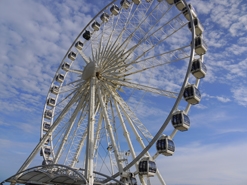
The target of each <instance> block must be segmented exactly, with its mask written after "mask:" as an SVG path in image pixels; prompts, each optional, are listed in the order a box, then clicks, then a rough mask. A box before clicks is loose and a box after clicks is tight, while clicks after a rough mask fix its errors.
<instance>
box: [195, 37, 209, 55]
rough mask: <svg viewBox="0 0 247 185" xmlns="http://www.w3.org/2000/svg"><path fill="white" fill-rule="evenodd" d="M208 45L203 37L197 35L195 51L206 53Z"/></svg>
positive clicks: (199, 53) (201, 53) (200, 53)
mask: <svg viewBox="0 0 247 185" xmlns="http://www.w3.org/2000/svg"><path fill="white" fill-rule="evenodd" d="M207 49H208V46H207V44H206V43H205V41H204V40H203V39H202V37H200V36H199V37H196V39H195V52H196V54H198V55H204V54H205V53H206V52H207Z"/></svg>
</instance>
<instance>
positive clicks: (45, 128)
mask: <svg viewBox="0 0 247 185" xmlns="http://www.w3.org/2000/svg"><path fill="white" fill-rule="evenodd" d="M50 128H51V123H48V122H44V123H43V131H46V132H48V130H49V129H50Z"/></svg>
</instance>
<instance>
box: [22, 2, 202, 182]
mask: <svg viewBox="0 0 247 185" xmlns="http://www.w3.org/2000/svg"><path fill="white" fill-rule="evenodd" d="M82 19H83V18H82ZM203 31H204V29H203V27H202V25H201V23H200V21H199V19H198V17H197V14H196V11H195V10H194V8H193V7H192V5H191V4H188V5H187V3H186V1H185V0H132V1H131V0H113V1H112V2H111V3H110V4H108V5H107V6H106V7H105V8H103V9H102V10H101V11H100V12H99V13H98V14H97V15H96V16H95V17H94V18H93V19H92V20H91V21H90V22H89V23H88V25H87V26H86V27H85V28H84V29H83V30H82V31H81V32H80V34H79V35H78V36H77V38H76V39H75V40H74V42H73V43H72V45H71V47H70V48H69V50H68V51H67V53H66V55H65V56H64V58H63V59H62V62H61V63H60V65H59V67H58V69H57V71H56V72H55V76H54V78H53V80H52V83H51V86H50V88H49V92H48V95H47V99H46V102H45V106H44V111H43V116H42V122H41V133H40V134H41V137H40V143H39V144H38V145H37V146H36V148H35V149H34V150H33V152H32V153H31V155H30V156H29V157H28V159H27V160H26V162H25V163H24V164H23V165H22V167H21V168H20V170H19V174H20V173H21V172H22V173H24V172H26V171H25V170H26V169H27V167H28V166H29V164H30V163H31V162H32V160H34V157H35V156H37V155H40V156H41V157H42V160H43V162H42V166H43V167H44V166H49V167H50V168H54V166H56V169H58V167H57V165H59V164H61V165H62V167H65V166H67V167H69V169H70V170H72V171H73V170H77V172H78V174H79V173H80V175H79V176H82V177H83V179H84V182H85V184H90V185H91V184H100V183H101V184H109V183H112V184H114V183H115V184H121V183H122V184H132V185H135V184H137V183H138V184H151V183H152V182H153V179H152V178H155V179H156V180H155V182H156V184H157V183H158V184H163V185H164V184H165V181H164V179H163V177H162V174H161V172H160V170H159V166H158V164H157V163H156V160H158V158H159V157H164V156H171V155H172V154H173V153H174V151H175V144H174V142H173V138H174V136H175V135H176V133H177V131H187V130H188V129H189V127H190V120H189V116H188V113H189V110H190V107H191V105H195V104H198V103H199V102H200V99H201V95H200V92H199V90H198V89H199V88H198V86H199V82H200V79H201V78H203V77H205V75H206V71H207V70H206V67H205V65H204V63H203V56H204V54H205V53H206V51H207V45H206V44H205V42H204V40H203ZM160 120H161V121H160ZM169 126H170V128H173V130H171V129H168V131H166V130H165V129H166V128H167V127H169ZM165 131H166V133H165ZM169 131H171V132H170V133H169ZM167 132H168V133H167ZM36 170H37V169H36ZM53 171H54V170H53ZM70 172H71V171H70ZM54 173H55V172H54ZM24 174H25V173H24ZM78 174H77V177H78ZM63 175H64V174H63ZM22 177H23V178H22V179H24V176H22ZM60 179H61V178H60ZM64 179H66V178H65V177H64ZM50 182H51V181H50ZM60 183H64V184H66V183H70V184H76V180H75V179H74V181H73V178H70V181H66V180H64V181H61V182H60ZM82 184H83V183H82Z"/></svg>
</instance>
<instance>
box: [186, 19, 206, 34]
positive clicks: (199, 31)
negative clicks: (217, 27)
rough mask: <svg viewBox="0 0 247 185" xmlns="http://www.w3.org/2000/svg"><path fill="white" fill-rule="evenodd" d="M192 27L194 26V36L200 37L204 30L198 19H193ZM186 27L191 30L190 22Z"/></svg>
mask: <svg viewBox="0 0 247 185" xmlns="http://www.w3.org/2000/svg"><path fill="white" fill-rule="evenodd" d="M194 26H195V32H196V35H197V36H200V35H201V34H202V33H203V31H204V28H203V26H202V24H201V23H200V21H199V19H198V18H195V19H194ZM188 27H189V29H190V31H191V30H192V26H191V22H189V23H188Z"/></svg>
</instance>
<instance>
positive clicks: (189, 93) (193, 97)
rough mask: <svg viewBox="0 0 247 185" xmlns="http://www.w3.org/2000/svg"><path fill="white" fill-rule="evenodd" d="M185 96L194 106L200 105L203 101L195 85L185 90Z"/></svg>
mask: <svg viewBox="0 0 247 185" xmlns="http://www.w3.org/2000/svg"><path fill="white" fill-rule="evenodd" d="M183 95H184V99H185V100H186V101H187V102H188V103H190V104H192V105H195V104H198V103H199V102H200V100H201V93H200V91H199V90H198V89H197V88H196V87H195V85H188V86H187V87H186V88H185V90H184V94H183Z"/></svg>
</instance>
